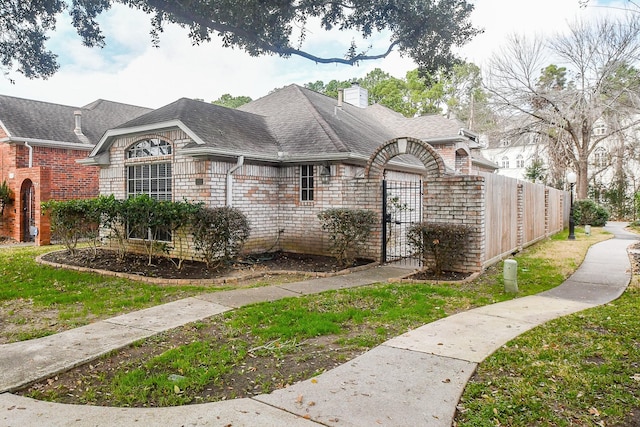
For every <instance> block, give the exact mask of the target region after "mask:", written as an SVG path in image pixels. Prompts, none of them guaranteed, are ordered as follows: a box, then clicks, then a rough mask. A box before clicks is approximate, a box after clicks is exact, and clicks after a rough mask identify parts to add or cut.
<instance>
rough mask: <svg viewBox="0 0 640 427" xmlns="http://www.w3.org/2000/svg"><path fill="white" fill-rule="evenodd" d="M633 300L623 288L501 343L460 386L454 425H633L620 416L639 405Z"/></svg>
mask: <svg viewBox="0 0 640 427" xmlns="http://www.w3.org/2000/svg"><path fill="white" fill-rule="evenodd" d="M639 305H640V289H638V288H630V289H628V290H627V291H626V292H625V294H624V295H623V296H622V297H621V298H620V299H618V300H616V301H614V302H612V303H610V304H607V305H605V306H602V307H597V308H594V309H590V310H587V311H584V312H580V313H578V314H574V315H571V316H567V317H563V318H560V319H556V320H554V321H551V322H549V323H547V324H545V325H542V326H540V327H537V328H535V329H533V330H531V331H529V332H527V333H525V334H524V335H521V336H520V337H518V338H517V339H515V340H513V341H511V342H509V343H508V344H507V345H505V346H504V347H503V348H502V349H500V350H499V351H498V352H496V353H495V354H494V355H492V356H491V357H489V358H488V359H487V360H485V361H484V362H483V363H482V364H481V365H480V367H479V368H478V371H477V375H476V377H474V378H473V379H472V381H471V382H470V383H469V384H468V385H467V388H466V390H465V393H464V395H463V397H462V400H461V405H462V408H463V410H462V414H461V415H459V416H458V418H457V422H458V425H459V426H496V425H500V426H525V425H526V426H529V425H536V426H592V425H603V426H604V425H607V426H609V425H616V424H618V425H637V424H632V423H630V422H629V423H628V424H623V423H624V422H625V420H626V419H627V418H628V417H629V416H630V414H631V413H632V412H633V411H636V412H640V316H638V315H637V313H638V306H639ZM636 423H637V418H636Z"/></svg>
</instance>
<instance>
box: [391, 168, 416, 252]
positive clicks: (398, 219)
mask: <svg viewBox="0 0 640 427" xmlns="http://www.w3.org/2000/svg"><path fill="white" fill-rule="evenodd" d="M421 221H422V181H409V182H394V181H387V180H384V181H382V261H383V262H392V261H410V262H420V259H419V257H414V256H413V254H412V251H411V248H410V247H409V244H408V242H407V230H408V228H409V227H410V226H411V224H415V223H418V222H421Z"/></svg>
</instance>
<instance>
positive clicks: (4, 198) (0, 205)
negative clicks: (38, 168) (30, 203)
mask: <svg viewBox="0 0 640 427" xmlns="http://www.w3.org/2000/svg"><path fill="white" fill-rule="evenodd" d="M11 202H13V191H11V188H9V185H8V184H7V181H6V180H5V181H2V185H0V215H2V214H3V213H4V208H5V206H7V205H8V204H10V203H11Z"/></svg>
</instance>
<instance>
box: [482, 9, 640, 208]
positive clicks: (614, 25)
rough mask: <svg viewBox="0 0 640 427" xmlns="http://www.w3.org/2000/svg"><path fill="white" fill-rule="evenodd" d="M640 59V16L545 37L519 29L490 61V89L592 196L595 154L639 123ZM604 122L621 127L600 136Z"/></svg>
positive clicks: (581, 193)
mask: <svg viewBox="0 0 640 427" xmlns="http://www.w3.org/2000/svg"><path fill="white" fill-rule="evenodd" d="M639 58H640V21H638V20H637V19H635V20H634V19H631V18H630V17H627V18H618V19H616V18H611V17H609V18H603V19H600V20H596V21H590V22H587V21H581V22H576V23H574V24H572V25H570V28H569V30H568V32H566V33H565V34H558V35H555V36H552V37H551V38H548V39H546V40H545V39H542V38H540V37H536V38H533V39H527V38H525V37H521V36H517V35H514V36H512V37H511V38H510V39H509V40H508V43H507V44H506V46H505V47H504V48H503V49H502V50H501V51H499V52H498V53H497V54H495V55H494V56H493V57H492V59H491V61H490V63H489V67H488V69H487V78H486V82H487V83H486V84H487V90H488V91H489V92H490V93H491V95H492V100H493V102H494V106H495V107H496V108H497V110H498V111H499V112H500V113H501V114H502V115H503V116H506V117H518V118H519V123H522V121H521V119H522V117H524V118H526V120H525V122H524V123H525V124H524V125H522V124H520V125H519V130H520V131H522V132H531V133H538V134H540V135H541V136H542V137H543V138H542V140H546V141H548V145H547V147H546V149H547V154H548V155H549V156H550V157H551V158H552V160H553V161H554V162H556V163H557V164H560V165H563V164H564V165H566V167H567V168H571V169H573V170H574V171H575V172H576V174H577V176H578V181H577V195H578V197H579V198H586V197H587V190H588V182H589V176H588V171H589V167H588V166H589V156H590V155H591V154H592V153H593V151H594V150H595V149H596V148H597V147H599V146H600V145H602V143H603V141H605V140H607V139H611V138H615V137H616V136H617V135H619V134H624V133H625V132H627V131H628V130H629V129H631V128H633V127H635V126H637V125H638V124H640V110H639V107H640V101H639V96H638V94H639V92H638V89H639V88H640V79H638V77H639V76H640V74H639V73H638V70H637V69H636V68H634V65H636V64H637V63H638V59H639ZM550 64H559V65H561V67H562V69H564V70H566V76H565V75H564V72H562V73H560V71H559V70H560V69H559V68H558V67H556V68H551V67H549V65H550ZM552 67H555V66H552ZM602 121H604V122H605V123H607V124H613V123H616V126H608V127H606V131H605V132H603V133H600V134H598V135H594V133H593V127H594V124H596V122H602Z"/></svg>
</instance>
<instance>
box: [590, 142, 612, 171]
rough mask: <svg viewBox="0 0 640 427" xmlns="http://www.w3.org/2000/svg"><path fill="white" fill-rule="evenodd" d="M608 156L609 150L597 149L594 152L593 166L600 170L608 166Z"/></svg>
mask: <svg viewBox="0 0 640 427" xmlns="http://www.w3.org/2000/svg"><path fill="white" fill-rule="evenodd" d="M608 154H609V153H607V149H606V148H604V147H598V148H596V151H594V152H593V164H594V165H595V166H596V167H598V168H604V167H606V166H608V160H609V159H608V157H609V156H608Z"/></svg>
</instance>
